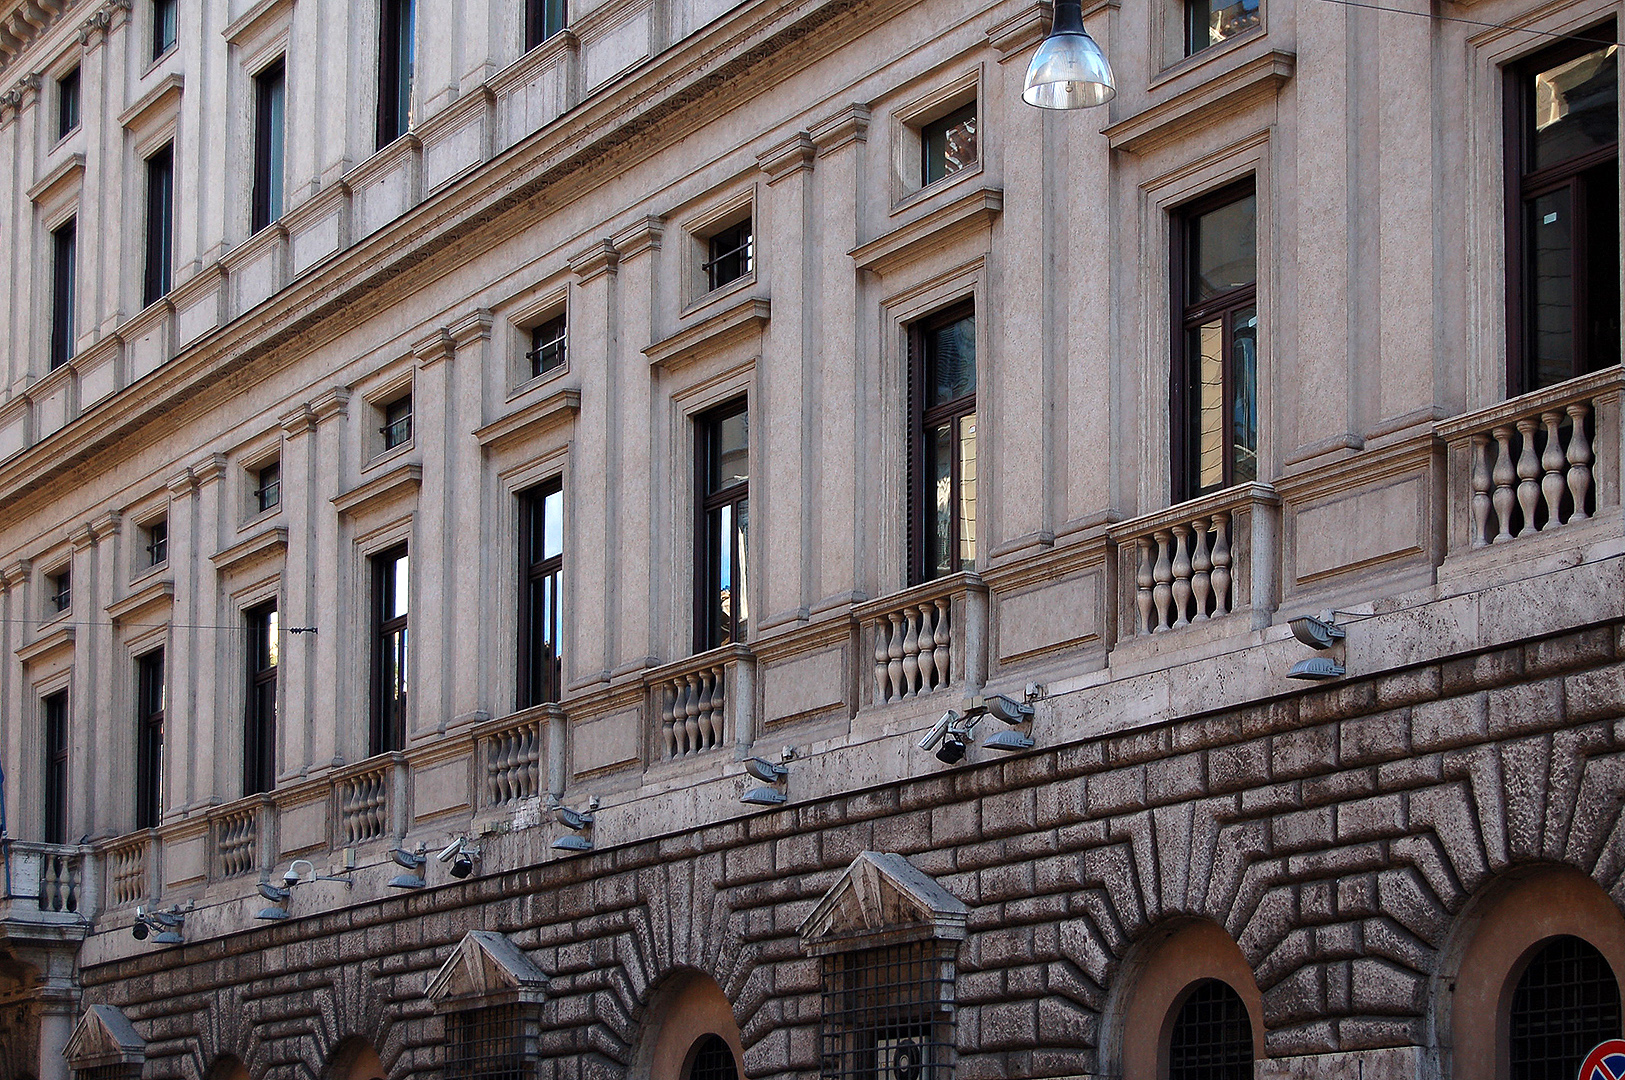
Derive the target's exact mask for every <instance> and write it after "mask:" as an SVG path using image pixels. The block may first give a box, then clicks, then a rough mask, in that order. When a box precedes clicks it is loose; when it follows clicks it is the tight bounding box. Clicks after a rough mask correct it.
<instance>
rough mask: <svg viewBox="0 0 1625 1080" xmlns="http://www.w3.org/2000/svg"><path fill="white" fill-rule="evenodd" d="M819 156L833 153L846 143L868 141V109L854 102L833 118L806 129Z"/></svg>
mask: <svg viewBox="0 0 1625 1080" xmlns="http://www.w3.org/2000/svg"><path fill="white" fill-rule="evenodd" d="M807 134H808V136H809V137H810V138H811V139H812V141H813V143H814V144H815V145H816V146H817V147H818V152H819V153H820V154H829V153H833V152H834V151H836V150H839V149H840V148H841V147H843V146H846V145H847V144H848V143H854V142H867V141H868V140H869V107H868V106H867V105H863V104H860V103H859V102H856V101H854V102H853V103H852V104H850V105H848V106H847V107H846V108H844V109H842V110H841V111H840V112H838V113H836V114H835V115H834V116H831V117H829V118H828V119H826V120H820V121H819V122H818V123H816V124H814V125H813V126H812V127H810V128H808V129H807Z"/></svg>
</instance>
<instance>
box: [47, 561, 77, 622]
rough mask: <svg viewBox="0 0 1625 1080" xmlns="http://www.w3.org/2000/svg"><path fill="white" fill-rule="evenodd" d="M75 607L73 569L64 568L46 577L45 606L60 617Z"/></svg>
mask: <svg viewBox="0 0 1625 1080" xmlns="http://www.w3.org/2000/svg"><path fill="white" fill-rule="evenodd" d="M72 605H73V568H72V567H69V566H64V567H63V568H62V569H60V570H58V571H57V572H56V573H54V574H47V575H45V606H46V610H47V611H48V612H50V613H51V614H53V615H60V614H61V613H62V612H64V611H67V610H68V608H69V607H71V606H72Z"/></svg>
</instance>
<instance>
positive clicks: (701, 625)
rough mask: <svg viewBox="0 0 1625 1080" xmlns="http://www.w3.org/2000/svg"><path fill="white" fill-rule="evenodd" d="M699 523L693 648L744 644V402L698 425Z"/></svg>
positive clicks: (746, 478) (746, 525) (746, 442)
mask: <svg viewBox="0 0 1625 1080" xmlns="http://www.w3.org/2000/svg"><path fill="white" fill-rule="evenodd" d="M696 427H697V429H698V430H697V434H698V442H699V447H698V455H699V458H700V460H699V462H698V469H697V471H698V477H697V483H698V484H699V486H700V489H701V491H700V494H701V500H700V506H699V512H700V513H699V521H698V524H697V526H696V528H697V530H698V531H697V534H696V546H697V550H696V574H695V649H696V651H704V650H706V649H712V648H716V647H718V646H720V645H727V644H730V643H733V642H742V641H744V640H745V639H746V637H747V634H748V630H749V623H750V614H749V613H750V608H749V602H748V596H749V590H748V588H747V583H746V571H747V568H748V566H749V560H748V556H749V513H748V509H747V497H748V494H749V475H750V469H749V457H750V454H749V443H750V420H749V415H748V414H747V413H746V412H745V410H744V408H743V407H742V403H736V404H734V405H729V406H724V407H723V408H722V409H720V410H718V411H716V412H713V413H711V414H709V415H708V416H706V417H703V418H701V419H700V420H699V421H698V422H697V424H696Z"/></svg>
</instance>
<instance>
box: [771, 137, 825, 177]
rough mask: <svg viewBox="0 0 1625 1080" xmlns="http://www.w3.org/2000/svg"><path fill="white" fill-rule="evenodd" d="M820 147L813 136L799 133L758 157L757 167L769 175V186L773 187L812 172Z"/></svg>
mask: <svg viewBox="0 0 1625 1080" xmlns="http://www.w3.org/2000/svg"><path fill="white" fill-rule="evenodd" d="M817 152H818V147H817V146H816V145H815V144H814V143H813V140H812V136H811V135H809V134H807V133H806V132H805V131H798V132H796V133H795V134H794V135H792V136H790V137H789V138H788V139H785V140H784V141H783V142H781V143H779V144H777V145H776V146H772V147H769V148H768V149H766V150H764V151H762V152H761V153H760V154H757V155H756V165H757V167H758V168H760V169H761V170H762V171H763V172H764V173H766V174H767V184H768V186H769V187H772V186H773V185H774V184H777V183H778V182H779V181H780V180H783V179H784V178H785V177H787V176H792V175H794V174H795V173H798V172H811V171H812V167H813V155H814V154H816V153H817Z"/></svg>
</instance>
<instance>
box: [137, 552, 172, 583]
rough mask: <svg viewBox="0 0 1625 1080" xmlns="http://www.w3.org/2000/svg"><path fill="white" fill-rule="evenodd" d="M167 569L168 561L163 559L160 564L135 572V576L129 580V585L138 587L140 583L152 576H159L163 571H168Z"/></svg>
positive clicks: (156, 563)
mask: <svg viewBox="0 0 1625 1080" xmlns="http://www.w3.org/2000/svg"><path fill="white" fill-rule="evenodd" d="M168 569H169V560H168V559H164V560H163V561H162V562H155V563H153V564H152V565H151V566H143V567H142V568H141V569H139V570H137V571H136V572H135V574H134V575H133V576H132V577H131V578H130V585H131V586H132V587H133V586H136V585H140V584H141V583H142V582H144V581H146V580H147V579H148V578H150V577H152V576H153V575H155V574H161V573H163V572H164V571H165V570H168Z"/></svg>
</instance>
